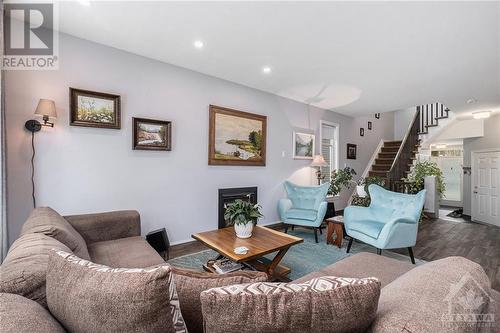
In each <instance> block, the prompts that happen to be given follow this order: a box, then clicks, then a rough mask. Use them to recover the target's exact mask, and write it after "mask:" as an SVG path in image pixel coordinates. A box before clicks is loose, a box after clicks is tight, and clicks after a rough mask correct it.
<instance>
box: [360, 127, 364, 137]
mask: <svg viewBox="0 0 500 333" xmlns="http://www.w3.org/2000/svg"><path fill="white" fill-rule="evenodd" d="M359 135H360V136H365V129H364V128H363V127H360V128H359Z"/></svg>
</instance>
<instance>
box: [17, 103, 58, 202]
mask: <svg viewBox="0 0 500 333" xmlns="http://www.w3.org/2000/svg"><path fill="white" fill-rule="evenodd" d="M35 114H36V115H40V116H42V119H43V123H40V122H39V121H38V120H36V119H30V120H28V121H27V122H26V123H24V127H25V128H26V129H27V130H28V131H30V132H31V152H32V153H31V188H32V191H31V197H32V198H33V208H36V199H35V132H38V131H39V130H41V129H42V126H47V127H54V123H51V122H50V121H49V119H50V118H56V117H57V113H56V103H54V101H52V100H50V99H43V98H42V99H40V100H39V101H38V105H37V106H36V110H35Z"/></svg>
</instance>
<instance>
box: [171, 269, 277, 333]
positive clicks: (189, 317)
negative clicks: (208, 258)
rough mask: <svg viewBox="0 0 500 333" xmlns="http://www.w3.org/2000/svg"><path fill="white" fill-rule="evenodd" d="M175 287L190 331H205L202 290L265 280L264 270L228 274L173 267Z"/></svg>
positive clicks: (192, 332)
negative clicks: (201, 298) (201, 299)
mask: <svg viewBox="0 0 500 333" xmlns="http://www.w3.org/2000/svg"><path fill="white" fill-rule="evenodd" d="M172 271H173V273H174V281H175V288H176V290H177V294H178V295H179V302H180V306H181V312H182V317H183V318H184V321H185V322H186V327H187V328H188V331H189V332H190V333H196V332H199V333H202V332H203V315H202V313H201V301H200V294H201V292H202V291H204V290H207V289H210V288H214V287H222V286H228V285H232V284H241V283H252V282H264V281H267V274H266V273H264V272H252V271H240V272H233V273H228V274H212V273H204V272H196V271H192V270H187V269H182V268H176V267H172Z"/></svg>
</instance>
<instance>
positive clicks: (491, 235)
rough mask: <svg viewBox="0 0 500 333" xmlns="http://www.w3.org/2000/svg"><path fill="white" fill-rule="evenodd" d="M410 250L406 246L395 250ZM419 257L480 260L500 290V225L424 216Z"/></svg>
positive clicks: (418, 248)
mask: <svg viewBox="0 0 500 333" xmlns="http://www.w3.org/2000/svg"><path fill="white" fill-rule="evenodd" d="M395 252H398V253H401V254H405V255H406V254H407V251H406V250H405V249H400V250H395ZM413 253H414V255H415V257H416V258H419V259H423V260H427V261H432V260H437V259H442V258H445V257H449V256H461V257H465V258H467V259H470V260H472V261H475V262H477V263H478V264H480V265H481V266H482V267H483V268H484V270H485V272H486V274H487V275H488V277H489V278H490V281H491V284H492V287H493V288H494V289H496V290H498V291H500V228H498V227H495V226H490V225H485V224H479V223H474V222H458V223H457V222H451V221H446V220H441V219H435V220H424V221H423V222H422V223H421V224H420V227H419V231H418V237H417V244H416V245H415V247H414V248H413Z"/></svg>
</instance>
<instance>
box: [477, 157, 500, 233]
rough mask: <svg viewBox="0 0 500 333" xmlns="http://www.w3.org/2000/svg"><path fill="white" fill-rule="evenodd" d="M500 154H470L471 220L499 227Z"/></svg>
mask: <svg viewBox="0 0 500 333" xmlns="http://www.w3.org/2000/svg"><path fill="white" fill-rule="evenodd" d="M499 170H500V152H499V151H497V152H484V153H483V152H474V153H472V220H474V221H478V222H486V223H491V224H494V225H497V226H500V215H499V208H500V207H499V206H500V198H499V196H500V191H499V187H500V175H499Z"/></svg>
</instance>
